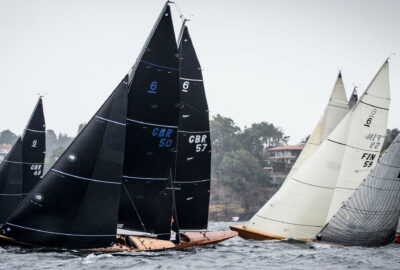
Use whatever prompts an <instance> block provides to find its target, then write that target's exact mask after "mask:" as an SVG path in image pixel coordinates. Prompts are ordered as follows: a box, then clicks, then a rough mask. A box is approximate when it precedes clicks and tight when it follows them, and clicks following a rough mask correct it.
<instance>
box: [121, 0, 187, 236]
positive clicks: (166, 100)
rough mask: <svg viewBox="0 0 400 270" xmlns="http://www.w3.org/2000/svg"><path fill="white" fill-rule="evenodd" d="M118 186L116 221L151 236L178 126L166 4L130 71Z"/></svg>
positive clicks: (176, 85) (172, 39) (172, 45)
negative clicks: (120, 181)
mask: <svg viewBox="0 0 400 270" xmlns="http://www.w3.org/2000/svg"><path fill="white" fill-rule="evenodd" d="M128 99H129V101H128V116H127V121H126V124H127V127H126V144H125V161H124V170H123V182H122V184H123V186H122V189H121V202H120V208H119V216H118V222H119V223H120V224H123V227H124V228H128V229H133V230H139V231H146V232H154V226H155V223H156V219H157V216H158V212H159V210H160V206H161V203H162V198H161V196H160V195H159V194H160V192H162V191H163V190H164V189H165V187H166V184H167V179H168V175H169V170H170V168H173V167H174V161H175V147H176V142H175V137H176V131H177V125H178V108H179V106H180V104H179V63H178V49H177V45H176V40H175V33H174V28H173V24H172V18H171V10H170V6H169V5H168V2H167V3H166V4H165V6H164V8H163V9H162V11H161V13H160V16H159V17H158V20H157V22H156V24H155V26H154V28H153V30H152V32H151V34H150V36H149V38H148V40H147V42H146V44H145V46H144V48H143V50H142V52H141V54H140V56H139V58H138V60H137V62H136V64H135V65H134V67H133V69H132V72H131V82H130V86H129V98H128Z"/></svg>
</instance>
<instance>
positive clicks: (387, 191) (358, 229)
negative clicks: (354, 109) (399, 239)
mask: <svg viewBox="0 0 400 270" xmlns="http://www.w3.org/2000/svg"><path fill="white" fill-rule="evenodd" d="M399 217H400V135H399V136H397V138H396V139H395V140H394V141H393V143H392V145H391V146H390V147H389V149H388V150H387V151H386V153H385V154H384V155H383V156H382V158H380V159H379V161H378V163H377V164H376V165H375V167H374V169H373V170H372V171H371V172H370V173H369V175H368V176H367V178H365V179H364V181H363V182H361V184H360V185H359V186H358V188H357V189H356V190H355V191H354V192H353V194H352V195H351V197H350V198H349V199H348V200H347V201H346V202H345V203H344V204H343V206H342V207H341V208H340V209H339V210H338V211H337V212H336V214H335V215H334V216H333V217H332V219H331V220H330V221H329V222H328V223H327V224H326V225H325V227H324V228H323V229H322V230H321V232H320V233H319V234H318V235H317V239H318V240H321V241H324V242H331V243H336V244H341V245H347V246H380V245H385V244H389V243H391V242H393V240H394V239H395V237H396V231H397V224H398V222H399Z"/></svg>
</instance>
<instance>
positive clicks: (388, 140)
mask: <svg viewBox="0 0 400 270" xmlns="http://www.w3.org/2000/svg"><path fill="white" fill-rule="evenodd" d="M399 133H400V131H399V130H398V129H397V128H394V129H387V130H386V137H385V141H384V142H383V147H382V152H383V151H386V149H388V148H389V146H390V145H391V144H392V142H393V140H394V139H396V137H397V135H398V134H399Z"/></svg>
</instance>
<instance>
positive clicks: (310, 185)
mask: <svg viewBox="0 0 400 270" xmlns="http://www.w3.org/2000/svg"><path fill="white" fill-rule="evenodd" d="M290 179H292V180H294V181H296V182H299V183H302V184H304V185H309V186H312V187H319V188H325V189H335V188H332V187H323V186H317V185H313V184H309V183H305V182H302V181H299V180H297V179H295V178H293V177H292V178H290Z"/></svg>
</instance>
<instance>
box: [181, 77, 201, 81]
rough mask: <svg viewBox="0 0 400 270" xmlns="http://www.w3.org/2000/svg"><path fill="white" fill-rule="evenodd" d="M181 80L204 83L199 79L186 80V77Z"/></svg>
mask: <svg viewBox="0 0 400 270" xmlns="http://www.w3.org/2000/svg"><path fill="white" fill-rule="evenodd" d="M179 79H181V80H185V81H194V82H202V81H203V80H199V79H189V78H184V77H180V78H179Z"/></svg>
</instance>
